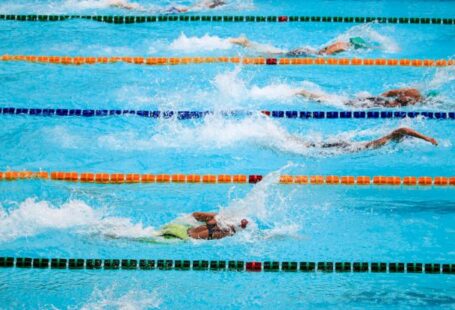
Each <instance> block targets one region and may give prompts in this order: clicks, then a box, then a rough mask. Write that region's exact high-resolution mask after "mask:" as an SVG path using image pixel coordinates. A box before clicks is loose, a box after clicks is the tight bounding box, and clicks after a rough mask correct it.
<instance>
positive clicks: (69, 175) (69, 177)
mask: <svg viewBox="0 0 455 310" xmlns="http://www.w3.org/2000/svg"><path fill="white" fill-rule="evenodd" d="M63 179H64V180H65V181H72V182H76V181H78V180H79V174H78V173H77V172H65V173H64V174H63Z"/></svg>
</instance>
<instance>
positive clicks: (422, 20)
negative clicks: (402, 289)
mask: <svg viewBox="0 0 455 310" xmlns="http://www.w3.org/2000/svg"><path fill="white" fill-rule="evenodd" d="M71 19H85V20H92V21H97V22H104V23H113V24H135V23H154V22H278V23H284V22H326V23H371V22H375V23H388V24H424V25H453V24H455V19H454V18H438V17H373V16H367V17H361V16H356V17H350V16H285V15H281V16H243V15H242V16H230V15H222V16H220V15H213V16H212V15H210V16H200V15H191V16H188V15H151V16H128V15H125V16H111V15H36V14H0V20H15V21H29V22H52V21H65V20H71Z"/></svg>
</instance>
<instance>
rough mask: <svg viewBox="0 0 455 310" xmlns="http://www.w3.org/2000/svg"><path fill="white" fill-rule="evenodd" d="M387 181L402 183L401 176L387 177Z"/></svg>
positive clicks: (393, 183)
mask: <svg viewBox="0 0 455 310" xmlns="http://www.w3.org/2000/svg"><path fill="white" fill-rule="evenodd" d="M386 183H387V184H388V185H401V178H400V177H387V178H386Z"/></svg>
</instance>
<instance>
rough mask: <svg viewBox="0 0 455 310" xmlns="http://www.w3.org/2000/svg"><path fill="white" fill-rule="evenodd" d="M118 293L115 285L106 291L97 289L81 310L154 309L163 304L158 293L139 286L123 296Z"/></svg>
mask: <svg viewBox="0 0 455 310" xmlns="http://www.w3.org/2000/svg"><path fill="white" fill-rule="evenodd" d="M118 291H119V289H117V287H116V286H115V285H114V286H111V287H109V288H106V289H104V290H100V289H98V288H95V289H94V291H93V292H92V295H91V296H90V298H89V300H88V302H87V303H86V304H84V305H82V306H81V309H83V310H89V309H90V310H92V309H95V310H103V309H113V308H114V309H123V310H140V309H152V308H153V309H154V308H159V306H160V305H161V303H162V302H163V301H162V299H161V297H160V296H159V295H158V293H157V291H148V290H145V289H143V288H141V287H139V285H138V287H136V288H134V289H131V290H129V291H128V292H127V293H124V294H123V295H122V293H120V292H118ZM119 295H120V296H119Z"/></svg>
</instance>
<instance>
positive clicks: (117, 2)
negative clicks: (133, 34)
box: [63, 0, 143, 10]
mask: <svg viewBox="0 0 455 310" xmlns="http://www.w3.org/2000/svg"><path fill="white" fill-rule="evenodd" d="M63 6H65V7H67V8H69V9H76V10H86V9H105V8H110V7H114V6H129V7H131V9H133V10H143V7H142V6H141V5H140V4H139V3H136V2H129V1H127V0H66V1H65V2H64V4H63Z"/></svg>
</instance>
